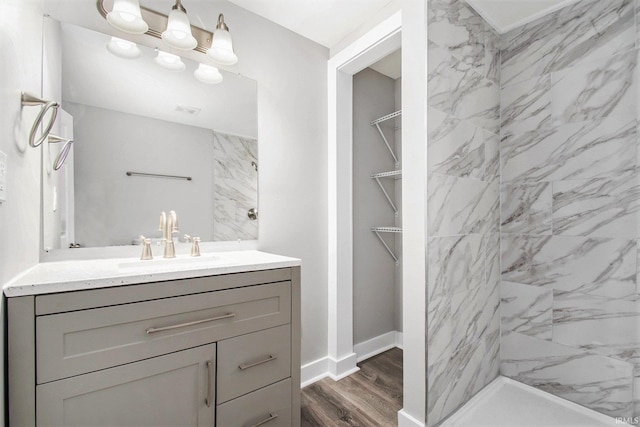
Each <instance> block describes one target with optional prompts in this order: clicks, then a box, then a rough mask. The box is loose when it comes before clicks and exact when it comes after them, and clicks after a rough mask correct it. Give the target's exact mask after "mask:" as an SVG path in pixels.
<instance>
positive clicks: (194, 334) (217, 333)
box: [36, 282, 291, 384]
mask: <svg viewBox="0 0 640 427" xmlns="http://www.w3.org/2000/svg"><path fill="white" fill-rule="evenodd" d="M290 319H291V283H290V282H280V283H271V284H268V285H258V286H249V287H246V288H240V289H231V290H226V291H217V292H208V293H203V294H196V295H188V296H183V297H175V298H167V299H162V300H154V301H147V302H141V303H135V304H124V305H118V306H113V307H104V308H97V309H91V310H83V311H76V312H70V313H62V314H54V315H49V316H39V317H38V318H37V319H36V366H37V383H38V384H42V383H45V382H49V381H53V380H57V379H61V378H67V377H70V376H73V375H79V374H83V373H86V372H92V371H97V370H99V369H104V368H109V367H112V366H117V365H122V364H125V363H130V362H134V361H136V360H142V359H147V358H150V357H153V356H157V355H160V354H166V353H170V352H174V351H179V350H183V349H185V348H190V347H196V346H199V345H203V344H208V343H211V342H214V341H218V340H222V339H225V338H230V337H232V336H237V335H240V334H246V333H249V332H253V331H258V330H262V329H267V328H271V327H274V326H279V325H283V324H287V323H289V322H290Z"/></svg>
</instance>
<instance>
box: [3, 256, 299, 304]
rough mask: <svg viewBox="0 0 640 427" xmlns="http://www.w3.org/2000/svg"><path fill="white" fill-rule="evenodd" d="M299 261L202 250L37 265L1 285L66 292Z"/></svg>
mask: <svg viewBox="0 0 640 427" xmlns="http://www.w3.org/2000/svg"><path fill="white" fill-rule="evenodd" d="M300 264H301V261H300V260H299V259H297V258H289V257H285V256H280V255H273V254H269V253H266V252H260V251H253V250H250V251H235V252H213V253H203V254H202V256H201V257H190V256H178V257H177V258H173V259H164V258H156V259H153V260H148V261H140V260H138V259H135V258H110V259H97V260H82V261H57V262H45V263H41V264H37V265H35V266H33V267H32V268H30V269H28V270H27V271H25V272H24V273H22V274H20V275H19V276H17V277H15V278H14V279H12V280H11V281H9V282H8V283H7V284H5V285H4V293H5V295H6V296H7V297H17V296H24V295H40V294H49V293H56V292H68V291H77V290H86V289H95V288H106V287H112V286H122V285H130V284H135V283H148V282H158V281H165V280H177V279H188V278H192V277H203V276H217V275H220V274H228V273H242V272H247V271H257V270H271V269H275V268H284V267H295V266H299V265H300Z"/></svg>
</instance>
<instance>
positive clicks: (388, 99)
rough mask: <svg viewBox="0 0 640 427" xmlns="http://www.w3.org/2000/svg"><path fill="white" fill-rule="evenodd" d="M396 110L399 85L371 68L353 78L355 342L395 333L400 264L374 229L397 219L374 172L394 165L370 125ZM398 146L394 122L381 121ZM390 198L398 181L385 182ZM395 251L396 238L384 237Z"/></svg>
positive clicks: (393, 222) (374, 129)
mask: <svg viewBox="0 0 640 427" xmlns="http://www.w3.org/2000/svg"><path fill="white" fill-rule="evenodd" d="M393 111H395V81H394V80H393V79H391V78H389V77H387V76H385V75H383V74H380V73H378V72H377V71H374V70H372V69H370V68H365V69H364V70H362V71H361V72H359V73H358V74H356V75H354V76H353V343H354V344H359V343H362V342H364V341H367V340H369V339H371V338H375V337H377V336H379V335H382V334H385V333H387V332H391V331H395V330H396V278H395V275H396V266H395V262H394V261H393V258H391V256H390V255H389V254H388V253H387V251H386V249H385V248H384V246H383V245H382V243H380V241H379V240H378V238H377V237H376V235H375V234H374V233H373V232H371V227H374V226H393V225H394V224H395V215H394V212H393V209H392V208H391V206H390V205H389V203H388V202H387V200H386V198H385V196H384V194H383V193H382V191H381V190H380V188H379V187H378V185H377V184H376V182H375V180H373V179H371V174H373V173H376V172H386V171H391V170H394V169H395V163H394V160H393V158H392V157H391V155H390V154H389V151H388V150H387V147H386V146H385V144H384V142H383V140H382V138H381V137H380V134H379V133H378V131H377V129H376V128H375V127H374V126H371V121H372V120H374V119H377V118H380V117H382V116H386V115H387V114H390V113H392V112H393ZM382 125H383V126H381V127H382V129H383V132H385V135H386V136H387V140H388V141H389V143H390V144H391V145H392V147H394V148H395V145H396V144H395V130H394V121H393V120H389V121H387V122H383V123H382ZM383 181H384V182H383V185H385V186H386V188H387V190H388V192H389V196H391V199H392V200H394V199H395V193H396V191H395V182H394V180H392V179H385V180H383ZM383 237H384V238H385V239H386V241H387V242H388V244H389V245H390V247H391V248H392V249H393V250H394V251H395V249H396V244H395V241H394V239H395V236H394V235H392V234H385V235H383Z"/></svg>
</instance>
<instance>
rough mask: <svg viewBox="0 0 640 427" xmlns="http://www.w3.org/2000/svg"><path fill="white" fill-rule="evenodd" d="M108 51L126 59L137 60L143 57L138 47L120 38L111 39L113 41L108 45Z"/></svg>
mask: <svg viewBox="0 0 640 427" xmlns="http://www.w3.org/2000/svg"><path fill="white" fill-rule="evenodd" d="M107 50H108V51H109V52H111V53H112V54H114V55H115V56H118V57H120V58H125V59H135V58H137V57H139V56H140V55H142V51H141V50H140V48H138V45H136V44H135V43H133V42H130V41H128V40H123V39H119V38H118V37H111V41H110V42H109V43H107Z"/></svg>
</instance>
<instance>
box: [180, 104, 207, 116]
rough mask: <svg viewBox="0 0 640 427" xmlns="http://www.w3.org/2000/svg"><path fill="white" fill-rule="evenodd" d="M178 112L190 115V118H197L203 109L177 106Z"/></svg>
mask: <svg viewBox="0 0 640 427" xmlns="http://www.w3.org/2000/svg"><path fill="white" fill-rule="evenodd" d="M176 111H178V112H180V113H185V114H188V115H190V116H197V115H198V113H199V112H200V111H202V108H198V107H191V106H189V105H176Z"/></svg>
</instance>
